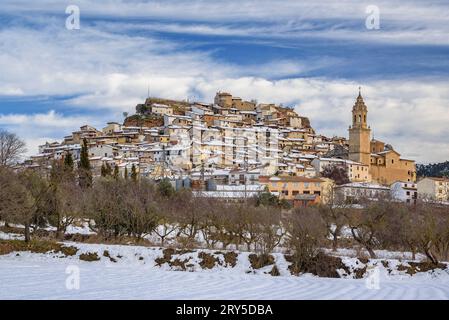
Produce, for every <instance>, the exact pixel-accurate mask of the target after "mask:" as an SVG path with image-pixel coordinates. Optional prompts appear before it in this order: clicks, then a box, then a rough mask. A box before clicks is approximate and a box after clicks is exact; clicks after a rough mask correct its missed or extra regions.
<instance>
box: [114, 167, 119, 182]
mask: <svg viewBox="0 0 449 320" xmlns="http://www.w3.org/2000/svg"><path fill="white" fill-rule="evenodd" d="M118 178H119V171H118V165H115V167H114V179H115V180H118Z"/></svg>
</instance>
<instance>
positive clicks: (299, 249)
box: [287, 207, 327, 270]
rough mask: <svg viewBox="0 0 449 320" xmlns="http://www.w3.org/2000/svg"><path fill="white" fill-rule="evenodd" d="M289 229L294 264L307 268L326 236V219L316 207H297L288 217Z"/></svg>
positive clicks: (289, 244)
mask: <svg viewBox="0 0 449 320" xmlns="http://www.w3.org/2000/svg"><path fill="white" fill-rule="evenodd" d="M287 230H288V234H287V244H288V248H289V249H290V250H292V252H293V254H292V262H293V265H292V266H293V268H294V269H296V270H307V268H308V266H309V265H310V263H311V261H312V260H313V259H314V258H315V257H317V255H318V254H319V253H320V252H321V245H322V244H323V242H324V240H325V238H326V232H327V230H326V227H325V224H324V221H323V220H322V219H321V217H320V214H319V213H318V212H317V210H316V208H314V207H304V208H297V209H296V210H294V212H292V213H291V216H290V217H289V219H288V224H287Z"/></svg>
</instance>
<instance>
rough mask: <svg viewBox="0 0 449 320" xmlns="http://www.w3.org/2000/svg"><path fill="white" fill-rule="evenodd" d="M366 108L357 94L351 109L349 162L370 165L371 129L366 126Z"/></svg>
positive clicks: (360, 96)
mask: <svg viewBox="0 0 449 320" xmlns="http://www.w3.org/2000/svg"><path fill="white" fill-rule="evenodd" d="M367 115H368V108H367V107H366V105H365V102H364V101H363V98H362V95H361V94H360V93H359V96H358V97H357V101H356V103H355V104H354V107H353V108H352V126H351V127H349V160H352V161H355V162H360V163H363V164H365V165H369V164H370V154H371V152H370V137H371V129H370V128H369V127H368V125H367Z"/></svg>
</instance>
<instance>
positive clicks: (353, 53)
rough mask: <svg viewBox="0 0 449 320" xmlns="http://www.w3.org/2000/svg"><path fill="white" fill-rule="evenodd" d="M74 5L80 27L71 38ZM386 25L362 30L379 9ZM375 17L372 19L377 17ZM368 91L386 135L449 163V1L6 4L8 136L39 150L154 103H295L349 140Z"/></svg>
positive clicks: (2, 27)
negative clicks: (223, 96) (221, 98)
mask: <svg viewBox="0 0 449 320" xmlns="http://www.w3.org/2000/svg"><path fill="white" fill-rule="evenodd" d="M68 5H77V6H78V7H79V9H80V12H81V14H80V23H81V24H80V29H79V30H68V29H67V28H66V19H67V17H68V16H69V15H68V14H66V8H67V6H68ZM370 5H371V6H372V5H375V6H377V8H378V9H379V13H380V16H379V17H380V29H378V30H375V29H374V30H373V29H368V28H367V27H366V19H367V17H368V16H369V15H370V13H371V12H372V11H370V12H367V8H368V9H369V6H370ZM368 11H369V10H368ZM359 86H361V87H362V94H363V96H364V98H365V102H366V104H367V105H368V108H369V116H368V117H369V118H368V121H369V124H370V125H371V128H372V129H373V132H374V136H375V138H377V139H380V140H383V141H386V142H388V143H391V144H392V145H393V146H394V147H395V149H396V150H397V151H399V152H400V153H401V154H402V155H403V156H404V157H406V158H412V159H416V160H417V161H418V162H420V163H429V162H436V161H445V160H449V114H448V113H449V3H448V1H447V0H440V1H412V0H410V1H405V0H404V1H380V0H371V1H363V0H362V1H360V0H356V1H349V0H346V1H312V0H311V1H303V0H302V1H299V0H297V1H276V0H257V1H256V0H228V1H216V2H215V1H211V0H202V1H199V0H173V1H167V0H164V1H137V0H102V1H100V0H96V1H94V0H70V1H64V0H39V1H32V0H1V4H0V127H1V128H5V129H7V130H10V131H13V132H15V133H17V134H18V135H20V136H21V137H23V138H24V139H25V140H26V142H27V144H28V147H29V153H30V154H33V153H36V152H37V145H39V144H40V143H43V142H45V141H46V140H61V139H62V138H63V137H64V136H65V135H67V134H69V133H70V132H71V131H73V130H75V129H77V128H79V127H80V126H81V125H83V124H86V123H89V124H92V125H94V126H97V127H99V128H102V126H103V125H104V124H105V122H107V121H122V120H123V112H125V111H128V112H133V110H134V108H135V105H136V104H137V103H140V102H142V101H143V100H144V99H145V97H146V95H147V91H148V87H150V95H151V96H157V97H165V98H173V99H191V100H197V101H204V102H211V101H212V99H213V96H214V94H215V92H216V91H218V90H223V91H229V92H231V93H233V94H234V95H236V96H240V97H242V98H244V99H248V100H249V99H257V100H258V101H259V102H276V103H283V104H284V105H290V106H294V107H295V108H296V110H297V111H298V112H299V113H300V114H301V115H304V116H308V117H309V118H310V120H311V122H312V126H313V127H314V128H315V129H317V131H318V132H319V133H322V134H325V135H329V136H333V135H340V136H346V135H347V128H348V126H349V124H350V121H351V116H350V111H351V108H352V105H353V103H354V100H355V97H356V95H357V93H358V87H359Z"/></svg>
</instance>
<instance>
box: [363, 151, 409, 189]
mask: <svg viewBox="0 0 449 320" xmlns="http://www.w3.org/2000/svg"><path fill="white" fill-rule="evenodd" d="M400 157H401V155H400V154H399V153H397V152H396V151H394V150H387V151H383V152H379V153H376V154H372V155H371V167H370V173H371V176H372V178H373V180H375V181H377V182H379V183H382V184H386V185H390V184H392V183H393V182H396V181H407V182H415V181H416V166H415V161H413V160H406V159H401V158H400Z"/></svg>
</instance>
